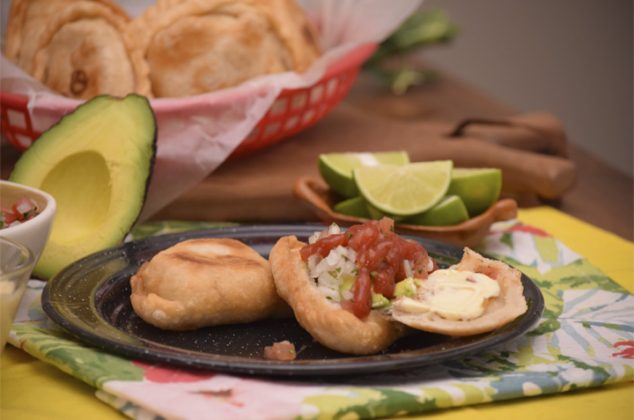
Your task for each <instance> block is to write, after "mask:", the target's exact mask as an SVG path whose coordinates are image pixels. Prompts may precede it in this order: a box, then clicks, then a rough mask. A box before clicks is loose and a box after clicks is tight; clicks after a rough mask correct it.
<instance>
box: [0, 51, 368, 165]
mask: <svg viewBox="0 0 634 420" xmlns="http://www.w3.org/2000/svg"><path fill="white" fill-rule="evenodd" d="M375 48H376V45H374V44H366V45H361V46H359V47H357V48H355V49H353V50H351V51H350V52H349V53H348V54H346V55H345V56H343V57H342V58H341V59H340V60H337V61H335V62H333V63H332V64H331V65H330V66H329V67H328V68H327V70H326V72H325V74H324V76H323V77H322V78H321V79H320V80H319V81H317V83H315V84H314V85H312V86H309V87H307V88H301V89H288V90H284V91H282V92H281V93H280V95H279V96H278V97H277V98H276V100H275V102H274V103H273V104H272V106H271V108H270V109H269V110H268V112H267V113H266V114H265V115H264V117H262V119H261V120H260V121H259V122H258V124H257V125H256V126H255V128H254V129H253V130H252V131H251V133H250V134H249V135H248V136H247V137H246V138H245V139H244V140H243V141H242V142H241V143H240V145H239V146H238V147H237V148H236V149H235V151H234V152H233V154H232V157H237V156H242V155H246V154H248V153H251V152H254V151H256V150H259V149H262V148H264V147H267V146H270V145H272V144H274V143H277V142H278V141H280V140H282V139H285V138H287V137H289V136H291V135H293V134H296V133H298V132H300V131H302V130H303V129H305V128H307V127H310V126H312V125H313V124H315V123H316V122H317V121H319V120H320V119H322V118H323V117H324V116H325V115H326V114H327V113H328V112H330V111H331V110H332V109H333V108H334V107H335V106H336V105H337V104H338V103H339V102H340V101H341V100H342V99H343V98H344V97H345V96H346V95H347V94H348V92H349V90H350V88H351V87H352V84H353V83H354V81H355V79H356V77H357V75H358V73H359V70H360V68H361V65H362V64H363V62H364V61H365V60H366V59H367V58H368V57H369V56H370V55H371V54H372V53H373V52H374V50H375ZM27 104H28V98H27V97H26V96H22V95H17V94H13V93H8V92H0V129H1V132H2V135H3V136H4V137H5V138H6V139H7V140H8V141H9V143H11V144H12V145H13V146H15V147H17V148H18V149H20V150H26V149H27V148H28V147H29V146H30V145H31V144H32V143H33V142H34V141H35V140H36V139H37V138H38V136H39V135H40V134H41V132H38V131H36V130H34V128H33V126H34V124H33V121H32V120H31V115H30V114H29V112H28V110H27ZM65 111H66V112H70V111H72V109H68V110H65ZM155 111H156V112H178V111H179V110H177V109H171V110H170V109H167V110H155Z"/></svg>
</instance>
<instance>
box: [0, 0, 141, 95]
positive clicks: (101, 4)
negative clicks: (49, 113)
mask: <svg viewBox="0 0 634 420" xmlns="http://www.w3.org/2000/svg"><path fill="white" fill-rule="evenodd" d="M84 19H86V21H87V22H88V23H91V22H94V19H99V21H100V22H102V23H104V24H106V25H109V26H110V27H112V29H113V31H116V33H117V34H118V37H117V39H112V36H111V34H110V33H108V34H107V35H101V39H100V40H99V43H100V44H102V46H103V48H104V50H105V49H107V48H109V47H110V48H111V51H112V53H111V54H110V55H111V56H110V57H109V59H108V60H107V61H106V62H101V63H99V62H95V63H93V64H90V63H88V67H89V68H90V69H88V68H82V69H80V70H81V72H82V73H83V74H84V75H85V77H87V78H88V80H93V82H92V83H91V84H92V85H95V84H96V85H97V86H98V87H99V89H98V90H97V91H95V90H94V88H93V89H86V90H85V91H82V93H81V94H70V93H69V92H70V89H69V88H65V89H63V90H60V86H59V85H60V81H55V82H52V83H53V85H50V86H49V87H51V88H53V89H55V90H57V91H58V92H60V93H62V94H64V95H66V96H71V97H76V98H82V99H85V98H89V97H92V96H94V95H96V94H103V93H108V94H116V95H119V96H122V95H124V94H127V93H131V92H135V93H138V94H142V95H146V96H148V95H149V93H150V86H149V81H148V80H147V73H146V72H144V71H143V70H144V67H143V66H142V65H140V64H139V63H138V62H137V61H135V60H133V59H132V56H131V49H132V48H131V46H132V45H133V44H132V43H131V41H132V39H131V38H130V37H129V36H127V35H126V32H127V26H128V23H129V21H130V18H129V16H128V15H127V14H126V13H125V11H124V10H123V9H122V8H121V7H119V6H118V5H117V4H116V3H114V2H112V1H110V0H14V1H13V2H12V5H11V10H10V13H9V19H8V25H7V32H6V45H5V55H6V56H7V57H8V58H9V59H11V60H12V61H14V62H15V63H16V64H17V65H18V66H19V67H21V68H22V69H23V70H24V71H26V72H27V73H29V74H31V75H32V76H33V77H34V78H36V79H37V80H39V81H41V82H43V83H45V84H47V85H49V81H48V76H47V75H48V74H49V72H50V70H51V69H50V68H49V66H50V65H54V66H56V67H57V72H58V73H59V71H60V69H69V68H70V69H71V70H68V71H69V73H70V72H72V68H73V66H74V65H75V63H73V62H71V61H72V60H70V61H68V62H65V61H60V58H59V57H58V55H59V54H58V51H51V50H50V48H49V47H50V45H51V43H52V40H53V38H54V37H55V35H56V34H57V33H58V31H60V30H61V29H62V28H63V27H64V26H65V25H67V24H71V23H74V22H79V21H82V20H84ZM85 26H86V28H88V30H89V31H90V34H91V35H93V38H94V37H95V36H99V34H100V32H99V27H98V26H95V25H85ZM86 36H88V35H86ZM119 45H120V46H121V47H119ZM118 48H123V50H124V54H118V53H115V51H116V50H117V49H118ZM77 53H80V52H77ZM68 54H69V50H64V51H62V54H61V56H65V55H68ZM51 59H54V62H53V63H51V62H50V60H51ZM121 61H124V62H121ZM105 67H108V68H109V69H110V70H109V73H108V75H106V73H103V72H100V70H99V69H100V68H105ZM62 71H64V70H62ZM117 72H119V74H120V75H121V77H117ZM124 79H126V80H130V81H131V83H126V82H125V81H124ZM66 83H70V77H68V82H63V83H62V85H63V86H65V84H66Z"/></svg>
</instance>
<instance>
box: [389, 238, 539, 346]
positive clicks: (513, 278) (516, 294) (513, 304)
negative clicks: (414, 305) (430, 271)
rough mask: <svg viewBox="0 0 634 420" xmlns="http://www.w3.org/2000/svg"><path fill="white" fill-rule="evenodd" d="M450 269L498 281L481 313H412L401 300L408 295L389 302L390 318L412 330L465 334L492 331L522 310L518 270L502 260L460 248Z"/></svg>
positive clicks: (524, 306)
mask: <svg viewBox="0 0 634 420" xmlns="http://www.w3.org/2000/svg"><path fill="white" fill-rule="evenodd" d="M452 268H453V269H455V270H457V271H468V272H474V273H481V274H484V275H486V276H488V277H490V278H491V279H493V280H495V281H496V282H497V283H498V285H499V294H498V296H496V297H492V298H490V299H488V301H487V302H485V303H484V312H483V313H482V315H480V316H477V317H475V318H473V319H468V320H459V319H455V320H454V319H448V318H447V317H443V316H441V315H439V314H437V313H435V312H433V311H425V312H422V313H413V312H412V311H407V310H405V305H403V304H402V302H403V301H404V300H406V299H408V298H406V297H402V298H399V299H396V300H395V301H394V302H393V304H392V317H393V318H394V319H395V320H397V321H399V322H402V323H403V324H405V325H408V326H410V327H412V328H415V329H419V330H423V331H428V332H434V333H438V334H445V335H450V336H468V335H476V334H481V333H484V332H489V331H493V330H496V329H498V328H500V327H502V326H503V325H505V324H508V323H509V322H511V321H513V320H514V319H515V318H517V317H518V316H520V315H522V314H523V313H524V312H526V310H527V305H526V299H525V298H524V287H523V286H522V281H521V273H520V272H519V271H518V270H516V269H514V268H512V267H510V266H508V265H506V264H504V263H503V262H500V261H494V260H491V259H488V258H485V257H483V256H481V255H480V254H478V253H477V252H475V251H472V250H471V249H469V248H465V249H464V254H463V257H462V260H461V261H460V262H459V263H458V264H456V265H455V266H453V267H452ZM416 299H417V298H416V297H415V298H414V300H416Z"/></svg>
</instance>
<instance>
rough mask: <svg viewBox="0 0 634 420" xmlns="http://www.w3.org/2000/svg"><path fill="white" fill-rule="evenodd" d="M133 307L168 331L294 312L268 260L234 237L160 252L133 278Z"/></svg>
mask: <svg viewBox="0 0 634 420" xmlns="http://www.w3.org/2000/svg"><path fill="white" fill-rule="evenodd" d="M130 286H131V288H132V293H131V296H130V300H131V303H132V307H133V309H134V311H135V312H136V313H137V315H139V316H140V317H141V318H142V319H143V320H145V321H146V322H147V323H149V324H152V325H154V326H157V327H159V328H163V329H168V330H177V331H178V330H191V329H196V328H200V327H208V326H215V325H223V324H233V323H245V322H251V321H255V320H258V319H263V318H267V317H276V316H285V315H290V310H289V309H288V306H287V305H286V304H285V303H284V302H283V301H282V300H281V299H280V298H279V296H278V295H277V293H276V291H275V286H274V284H273V277H272V275H271V269H270V266H269V263H268V261H267V260H266V259H265V258H263V257H262V256H261V255H260V254H258V253H257V252H256V251H255V250H254V249H252V248H251V247H249V246H247V245H246V244H244V243H242V242H240V241H237V240H235V239H224V238H223V239H214V238H208V239H207V238H205V239H190V240H186V241H183V242H180V243H178V244H176V245H174V246H172V247H170V248H167V249H165V250H163V251H161V252H159V253H158V254H156V255H155V256H154V257H153V258H152V259H151V260H150V261H149V262H146V263H145V264H143V265H142V266H141V268H140V269H139V270H138V272H137V273H136V274H134V275H133V276H132V277H131V278H130Z"/></svg>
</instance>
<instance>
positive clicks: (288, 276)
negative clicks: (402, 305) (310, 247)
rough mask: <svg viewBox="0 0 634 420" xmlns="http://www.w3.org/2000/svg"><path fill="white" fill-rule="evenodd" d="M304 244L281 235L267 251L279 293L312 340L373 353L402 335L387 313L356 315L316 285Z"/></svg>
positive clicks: (293, 237)
mask: <svg viewBox="0 0 634 420" xmlns="http://www.w3.org/2000/svg"><path fill="white" fill-rule="evenodd" d="M304 245H306V244H305V243H303V242H301V241H299V240H298V239H297V238H296V237H295V236H284V237H282V238H280V239H279V240H278V241H277V243H276V244H275V246H274V247H273V249H271V253H270V255H269V262H270V263H271V270H272V271H273V278H274V280H275V287H276V288H277V292H278V294H279V295H280V296H281V297H282V298H283V299H284V300H285V301H286V302H287V303H288V304H289V305H290V306H291V308H292V309H293V312H294V313H295V318H296V319H297V321H298V322H299V324H300V325H301V326H302V327H303V328H304V329H305V330H306V331H308V332H309V333H310V334H311V335H312V336H313V338H314V339H315V340H317V341H318V342H319V343H321V344H323V345H324V346H326V347H328V348H331V349H333V350H337V351H340V352H342V353H352V354H373V353H377V352H379V351H381V350H384V349H385V348H387V347H388V346H389V345H390V344H392V343H393V342H394V341H395V340H396V339H398V338H399V337H401V336H402V335H403V334H404V332H405V330H406V329H405V328H404V327H403V325H400V324H398V323H396V322H393V321H391V320H390V318H389V315H387V314H385V313H383V312H380V311H375V310H373V311H371V312H370V314H369V315H368V316H367V317H365V318H363V319H360V318H357V317H356V316H355V315H354V314H353V313H352V312H349V311H347V310H345V309H343V307H342V306H341V305H340V304H339V303H336V302H331V301H329V300H328V299H326V297H325V296H324V295H323V294H322V293H321V292H320V291H319V290H318V289H317V287H316V286H315V283H314V282H313V281H312V280H311V279H310V277H309V275H308V269H307V267H306V263H305V262H304V261H303V260H302V258H301V256H300V249H301V248H302V247H303V246H304Z"/></svg>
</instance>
